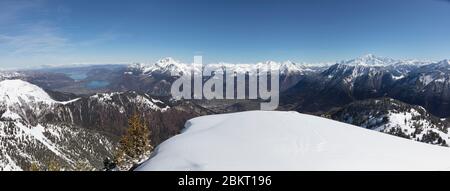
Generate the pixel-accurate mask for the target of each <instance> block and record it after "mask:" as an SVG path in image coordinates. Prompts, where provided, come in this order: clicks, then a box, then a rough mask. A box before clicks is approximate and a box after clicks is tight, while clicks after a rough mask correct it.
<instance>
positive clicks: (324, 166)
mask: <svg viewBox="0 0 450 191" xmlns="http://www.w3.org/2000/svg"><path fill="white" fill-rule="evenodd" d="M448 161H450V150H449V149H448V148H446V147H440V146H434V145H429V144H424V143H419V142H415V141H411V140H407V139H404V138H399V137H395V136H391V135H387V134H383V133H379V132H376V131H371V130H367V129H364V128H360V127H356V126H352V125H348V124H344V123H340V122H336V121H332V120H328V119H325V118H320V117H315V116H310V115H305V114H300V113H297V112H280V111H271V112H268V111H251V112H242V113H233V114H221V115H210V116H204V117H198V118H194V119H192V120H189V121H188V122H187V123H186V129H185V130H184V132H183V133H182V134H181V135H178V136H175V137H172V138H170V139H169V140H167V141H165V142H163V143H162V144H160V145H159V146H158V147H157V148H156V149H155V151H154V153H153V155H152V157H151V158H150V159H149V160H148V161H146V162H145V163H143V164H142V165H141V166H140V167H138V168H137V170H138V171H146V170H183V171H184V170H257V171H258V170H449V169H450V164H449V163H448Z"/></svg>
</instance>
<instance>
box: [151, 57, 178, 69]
mask: <svg viewBox="0 0 450 191" xmlns="http://www.w3.org/2000/svg"><path fill="white" fill-rule="evenodd" d="M156 64H157V65H158V66H159V67H162V68H165V67H170V66H176V65H179V64H180V62H179V61H177V60H175V59H174V58H172V57H166V58H162V59H160V60H158V62H157V63H156Z"/></svg>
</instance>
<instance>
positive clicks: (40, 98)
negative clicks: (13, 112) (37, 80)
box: [0, 80, 56, 105]
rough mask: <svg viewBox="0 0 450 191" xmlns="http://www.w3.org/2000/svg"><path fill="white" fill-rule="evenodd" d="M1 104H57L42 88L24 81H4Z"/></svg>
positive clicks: (0, 96)
mask: <svg viewBox="0 0 450 191" xmlns="http://www.w3.org/2000/svg"><path fill="white" fill-rule="evenodd" d="M0 102H3V103H5V104H7V105H10V104H15V103H22V102H25V103H30V102H34V103H46V104H51V103H55V102H56V101H54V100H53V99H52V98H51V97H50V96H49V95H48V94H47V92H45V91H44V90H43V89H41V88H40V87H38V86H36V85H34V84H31V83H28V82H25V81H22V80H4V81H1V82H0Z"/></svg>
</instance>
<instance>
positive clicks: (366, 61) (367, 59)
mask: <svg viewBox="0 0 450 191" xmlns="http://www.w3.org/2000/svg"><path fill="white" fill-rule="evenodd" d="M397 62H398V60H394V59H392V58H386V57H378V56H375V55H373V54H367V55H364V56H361V57H358V58H355V59H351V60H346V61H342V62H341V64H345V65H352V66H357V65H362V66H387V65H391V64H395V63H397Z"/></svg>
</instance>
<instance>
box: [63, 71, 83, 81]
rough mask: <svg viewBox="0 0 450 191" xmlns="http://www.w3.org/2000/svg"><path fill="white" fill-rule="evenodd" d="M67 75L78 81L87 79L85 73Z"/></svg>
mask: <svg viewBox="0 0 450 191" xmlns="http://www.w3.org/2000/svg"><path fill="white" fill-rule="evenodd" d="M66 75H68V76H69V77H70V78H72V79H73V80H76V81H79V80H84V79H86V78H87V75H86V73H84V72H74V73H66Z"/></svg>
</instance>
